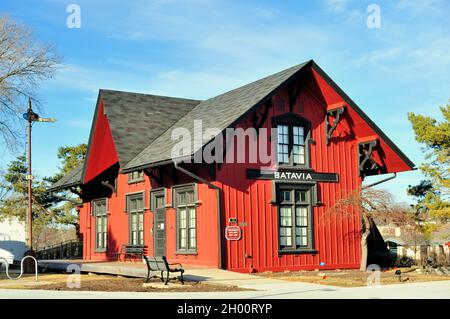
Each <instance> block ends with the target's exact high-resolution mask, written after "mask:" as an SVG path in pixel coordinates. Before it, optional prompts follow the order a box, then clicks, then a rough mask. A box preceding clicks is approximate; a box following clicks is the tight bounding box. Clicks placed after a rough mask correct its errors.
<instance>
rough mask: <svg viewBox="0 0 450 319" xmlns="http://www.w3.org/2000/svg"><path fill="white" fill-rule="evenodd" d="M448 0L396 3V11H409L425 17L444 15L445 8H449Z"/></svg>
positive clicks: (404, 0)
mask: <svg viewBox="0 0 450 319" xmlns="http://www.w3.org/2000/svg"><path fill="white" fill-rule="evenodd" d="M448 5H449V3H448V1H446V0H400V1H398V2H396V6H395V7H396V9H397V10H399V11H408V12H410V13H412V14H413V15H424V14H430V13H435V14H436V13H442V11H443V8H445V7H446V6H447V7H448Z"/></svg>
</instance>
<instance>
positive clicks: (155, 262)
mask: <svg viewBox="0 0 450 319" xmlns="http://www.w3.org/2000/svg"><path fill="white" fill-rule="evenodd" d="M143 259H144V260H145V263H146V264H147V270H148V271H147V279H146V281H145V282H148V281H149V280H150V279H151V278H159V279H161V281H162V282H164V284H165V285H167V284H168V283H169V281H170V280H176V279H178V277H172V278H170V273H177V272H179V273H180V278H179V279H180V281H181V284H183V285H184V279H183V274H184V269H183V266H182V265H181V264H179V263H176V264H169V263H168V262H167V258H166V256H161V257H153V256H144V257H143ZM175 265H178V266H179V267H178V268H171V266H175ZM152 271H153V272H156V273H158V272H159V273H160V276H158V275H153V276H150V273H151V272H152ZM164 272H166V273H167V276H166V277H164Z"/></svg>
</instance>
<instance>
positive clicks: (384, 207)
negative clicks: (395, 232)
mask: <svg viewBox="0 0 450 319" xmlns="http://www.w3.org/2000/svg"><path fill="white" fill-rule="evenodd" d="M355 209H356V210H359V212H360V214H361V263H360V269H361V270H366V268H367V257H368V253H369V252H368V245H367V238H368V237H369V235H370V234H371V229H372V227H371V224H373V223H374V221H376V222H383V223H392V224H397V225H407V224H408V225H409V224H412V223H414V221H413V218H412V216H411V214H408V209H407V208H405V207H403V206H401V205H398V204H397V203H395V202H394V200H393V196H392V194H390V193H389V192H387V191H385V190H381V189H376V188H362V189H356V190H353V191H349V192H347V193H345V194H342V196H341V199H340V200H338V201H336V203H335V204H334V205H333V206H332V207H330V209H329V210H328V213H330V214H333V215H337V216H340V217H342V218H345V217H351V212H353V211H354V210H355Z"/></svg>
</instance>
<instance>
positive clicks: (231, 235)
mask: <svg viewBox="0 0 450 319" xmlns="http://www.w3.org/2000/svg"><path fill="white" fill-rule="evenodd" d="M241 235H242V231H241V227H239V226H227V227H226V228H225V238H226V239H227V240H239V239H241Z"/></svg>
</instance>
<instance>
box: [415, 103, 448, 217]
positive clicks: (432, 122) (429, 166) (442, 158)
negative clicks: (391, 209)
mask: <svg viewBox="0 0 450 319" xmlns="http://www.w3.org/2000/svg"><path fill="white" fill-rule="evenodd" d="M440 110H441V112H442V115H443V121H438V120H436V119H434V118H431V117H429V116H424V115H420V114H414V113H409V114H408V119H409V120H410V122H411V124H412V127H413V130H414V133H415V136H416V140H417V141H418V142H420V143H422V144H423V145H424V152H426V159H427V162H426V163H424V164H422V165H421V166H420V169H421V171H422V172H423V173H424V174H425V176H426V178H427V179H426V180H423V181H421V182H420V183H419V185H415V186H409V187H408V194H410V195H412V196H414V197H416V198H417V200H418V202H417V205H416V209H417V211H419V212H420V211H422V212H424V211H425V212H426V213H427V214H429V216H430V217H432V218H434V219H437V220H441V221H448V220H449V219H450V201H449V200H450V104H448V105H447V106H445V107H441V108H440Z"/></svg>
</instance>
